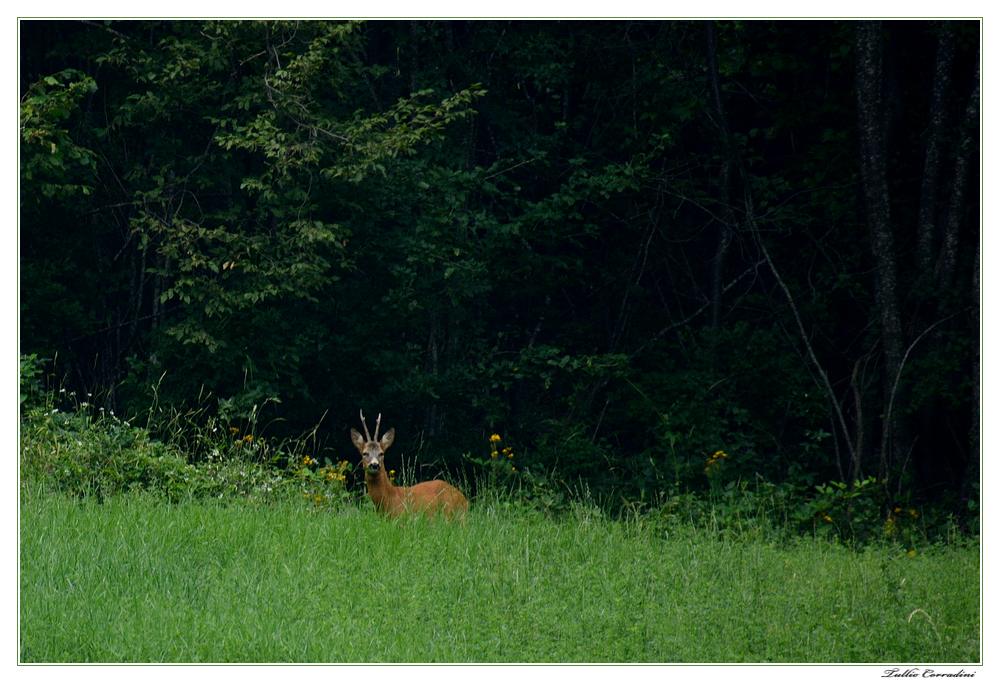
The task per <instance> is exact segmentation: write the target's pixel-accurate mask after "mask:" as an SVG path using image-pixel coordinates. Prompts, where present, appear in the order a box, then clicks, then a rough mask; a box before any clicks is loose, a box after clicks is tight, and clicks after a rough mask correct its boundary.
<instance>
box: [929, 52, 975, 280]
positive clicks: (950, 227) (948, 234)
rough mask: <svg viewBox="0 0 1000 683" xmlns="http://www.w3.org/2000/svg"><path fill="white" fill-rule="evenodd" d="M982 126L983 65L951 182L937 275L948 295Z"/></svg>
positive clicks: (973, 91)
mask: <svg viewBox="0 0 1000 683" xmlns="http://www.w3.org/2000/svg"><path fill="white" fill-rule="evenodd" d="M978 124H979V64H978V62H977V64H976V73H975V76H974V80H973V83H972V93H971V94H970V95H969V102H968V104H967V105H966V107H965V116H964V117H963V119H962V125H961V129H960V133H959V140H958V148H957V150H956V152H955V168H954V172H953V174H952V179H951V197H950V201H949V203H948V220H947V221H946V222H945V229H944V237H943V238H942V240H941V252H940V253H939V254H938V262H937V267H936V269H935V273H936V275H937V284H938V289H939V290H940V291H942V292H947V291H948V290H949V289H950V288H951V285H952V280H953V278H954V274H955V262H956V259H957V258H958V233H959V230H960V229H961V227H962V219H963V218H964V216H965V209H966V206H965V204H966V202H965V194H966V188H967V187H968V180H969V171H970V169H971V166H972V162H973V154H972V153H973V151H974V150H975V149H976V144H975V143H976V141H977V140H978V135H977V133H978Z"/></svg>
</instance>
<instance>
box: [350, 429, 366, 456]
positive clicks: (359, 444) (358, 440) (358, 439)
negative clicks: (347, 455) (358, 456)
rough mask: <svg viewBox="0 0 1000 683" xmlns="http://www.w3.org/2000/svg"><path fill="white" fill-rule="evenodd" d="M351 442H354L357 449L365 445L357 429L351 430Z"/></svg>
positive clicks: (360, 449)
mask: <svg viewBox="0 0 1000 683" xmlns="http://www.w3.org/2000/svg"><path fill="white" fill-rule="evenodd" d="M351 442H352V443H353V444H354V447H355V448H357V449H358V450H359V451H363V449H364V447H365V440H364V437H362V436H361V434H360V433H359V432H358V430H357V429H352V430H351Z"/></svg>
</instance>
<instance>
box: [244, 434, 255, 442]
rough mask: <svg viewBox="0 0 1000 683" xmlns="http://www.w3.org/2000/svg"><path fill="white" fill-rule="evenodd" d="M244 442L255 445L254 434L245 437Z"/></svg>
mask: <svg viewBox="0 0 1000 683" xmlns="http://www.w3.org/2000/svg"><path fill="white" fill-rule="evenodd" d="M243 440H244V441H246V442H247V443H253V434H247V435H246V436H244V437H243Z"/></svg>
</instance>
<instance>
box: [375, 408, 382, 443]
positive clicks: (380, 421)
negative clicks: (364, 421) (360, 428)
mask: <svg viewBox="0 0 1000 683" xmlns="http://www.w3.org/2000/svg"><path fill="white" fill-rule="evenodd" d="M380 424H382V413H379V414H378V417H377V418H375V438H374V439H373V441H378V426H379V425H380Z"/></svg>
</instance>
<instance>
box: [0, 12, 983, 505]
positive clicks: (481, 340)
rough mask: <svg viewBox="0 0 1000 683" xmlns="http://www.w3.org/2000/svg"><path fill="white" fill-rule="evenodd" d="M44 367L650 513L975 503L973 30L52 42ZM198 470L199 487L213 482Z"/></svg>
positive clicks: (129, 394) (28, 336) (684, 28)
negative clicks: (482, 467) (480, 460)
mask: <svg viewBox="0 0 1000 683" xmlns="http://www.w3.org/2000/svg"><path fill="white" fill-rule="evenodd" d="M20 47H21V64H20V69H21V104H22V111H21V123H22V127H21V147H20V149H21V225H20V250H21V252H20V281H21V339H20V352H21V353H22V354H37V355H38V356H39V357H40V358H44V359H47V361H46V362H47V363H48V366H47V367H48V372H49V376H50V377H52V378H55V381H58V382H59V383H60V384H61V385H62V386H67V387H71V388H72V389H73V390H75V391H77V392H78V395H79V396H84V395H86V394H87V393H88V392H89V393H90V394H91V399H90V400H91V401H93V402H95V403H99V404H100V405H102V406H103V407H106V408H107V409H114V410H116V411H117V412H118V413H120V414H123V415H127V414H139V413H142V412H143V411H144V410H146V409H147V408H148V406H149V405H150V402H151V401H152V400H154V399H153V394H154V391H153V387H155V388H156V390H155V400H156V401H157V402H158V405H172V406H177V407H179V408H180V407H184V406H199V407H200V408H202V409H204V410H205V411H209V412H211V413H213V414H218V415H220V416H222V417H223V418H225V419H226V420H229V421H230V422H232V423H233V424H237V423H240V422H241V421H243V422H245V421H247V420H250V419H254V420H256V421H257V422H256V423H257V424H259V425H260V429H261V430H262V431H263V432H266V433H267V434H268V435H271V436H275V437H280V436H294V435H297V434H301V433H303V432H304V431H307V430H309V429H311V428H312V427H313V426H315V425H316V424H317V423H319V425H320V427H319V430H318V435H319V438H320V442H321V444H322V448H321V454H322V455H326V456H329V457H331V458H335V457H337V456H338V455H340V456H343V457H346V456H347V455H348V453H349V449H350V445H349V443H348V440H347V436H346V434H347V430H348V428H349V427H350V426H357V422H358V421H357V419H356V418H357V413H358V409H359V408H364V409H365V411H366V414H368V415H369V416H371V417H374V415H375V414H376V413H377V412H381V413H382V415H383V425H386V426H395V427H396V430H397V440H396V441H397V446H396V448H395V449H394V451H396V453H393V454H391V455H392V457H396V458H399V457H402V456H406V455H410V456H412V455H413V454H415V453H419V454H420V460H421V463H423V464H424V465H425V466H427V467H431V468H438V469H440V468H442V467H446V468H450V469H454V468H458V467H460V466H462V464H463V462H464V461H463V459H462V458H461V455H462V454H463V453H483V452H486V450H485V449H486V448H487V446H486V445H485V444H486V441H485V439H486V437H487V436H488V435H489V434H491V433H494V432H496V433H500V434H502V435H503V437H504V440H505V441H504V443H505V444H510V445H511V446H512V447H514V448H516V451H517V453H518V454H519V462H521V463H523V464H524V466H526V467H530V468H535V469H536V470H537V471H545V472H548V473H549V475H550V476H552V477H554V478H556V479H558V480H560V481H563V482H576V483H581V482H582V483H583V484H585V485H586V486H588V487H589V488H590V489H591V490H593V491H596V492H598V493H605V494H607V495H608V496H610V497H612V498H615V497H618V498H622V499H626V498H627V499H638V498H655V497H656V496H657V495H658V494H659V493H661V492H663V491H666V490H673V491H676V490H680V489H683V490H699V489H703V488H705V487H707V486H708V485H709V482H708V481H707V479H706V475H705V467H706V459H707V458H709V457H710V456H711V454H712V453H714V452H716V451H718V450H722V451H724V452H725V453H726V454H727V456H728V457H727V463H726V465H727V470H726V476H727V478H729V479H731V480H750V479H763V480H768V481H773V482H792V483H795V484H799V485H803V486H812V485H814V484H819V483H821V482H826V481H831V480H834V481H847V482H851V481H855V480H857V479H860V478H863V477H866V476H874V477H876V478H877V479H878V481H879V482H880V484H881V485H882V486H883V487H884V488H885V489H886V491H888V492H889V496H890V498H897V499H899V498H904V497H905V498H907V499H908V500H916V501H931V502H935V503H938V504H941V505H945V506H953V507H954V509H956V510H964V509H966V501H967V499H968V498H969V497H970V496H975V495H976V490H977V486H978V481H979V464H978V463H979V461H978V450H979V444H978V430H979V412H978V395H979V394H978V392H979V389H978V376H979V360H978V358H979V342H978V338H979V333H978V330H979V275H978V268H979V237H980V235H979V196H978V188H979V177H978V168H979V163H978V161H979V110H978V102H979V99H978V98H979V90H978V88H979V69H978V65H979V25H978V23H977V22H932V21H905V22H888V23H871V22H830V21H806V22H802V21H718V22H687V21H670V22H662V21H614V22H604V21H587V22H574V21H433V22H431V21H375V22H368V23H364V24H343V23H335V22H201V21H154V22H147V21H122V22H119V21H116V22H99V21H93V22H88V21H71V22H67V21H26V22H22V23H21V24H20ZM191 457H192V458H198V457H201V456H200V454H199V453H198V452H197V449H196V448H195V449H193V450H192V452H191Z"/></svg>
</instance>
